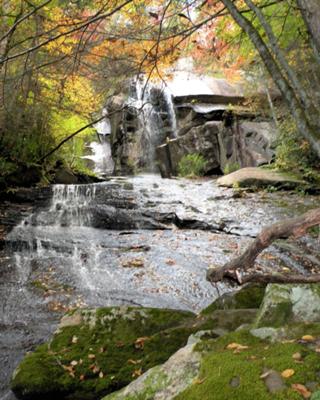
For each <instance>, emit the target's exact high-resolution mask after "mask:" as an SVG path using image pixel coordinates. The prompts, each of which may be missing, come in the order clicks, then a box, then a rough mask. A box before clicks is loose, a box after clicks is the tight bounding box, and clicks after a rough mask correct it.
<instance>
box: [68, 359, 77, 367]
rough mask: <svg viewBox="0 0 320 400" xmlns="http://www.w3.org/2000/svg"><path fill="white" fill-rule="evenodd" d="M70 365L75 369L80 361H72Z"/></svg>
mask: <svg viewBox="0 0 320 400" xmlns="http://www.w3.org/2000/svg"><path fill="white" fill-rule="evenodd" d="M70 365H72V366H73V367H75V366H76V365H78V361H76V360H72V361H71V363H70Z"/></svg>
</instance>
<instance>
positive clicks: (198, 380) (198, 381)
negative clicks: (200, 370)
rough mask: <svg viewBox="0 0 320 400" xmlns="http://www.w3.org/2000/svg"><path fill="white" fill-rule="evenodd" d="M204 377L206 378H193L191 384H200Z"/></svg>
mask: <svg viewBox="0 0 320 400" xmlns="http://www.w3.org/2000/svg"><path fill="white" fill-rule="evenodd" d="M206 379H207V378H202V379H199V378H197V379H195V380H194V381H193V384H194V385H201V384H202V383H203V382H204V381H205V380H206Z"/></svg>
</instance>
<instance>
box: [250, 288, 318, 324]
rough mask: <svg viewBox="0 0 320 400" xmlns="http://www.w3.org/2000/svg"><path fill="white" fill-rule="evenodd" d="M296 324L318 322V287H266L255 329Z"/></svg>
mask: <svg viewBox="0 0 320 400" xmlns="http://www.w3.org/2000/svg"><path fill="white" fill-rule="evenodd" d="M297 322H307V323H311V322H320V285H319V284H304V285H293V284H291V285H278V284H271V285H268V286H267V289H266V293H265V297H264V299H263V302H262V305H261V308H260V310H259V313H258V315H257V320H256V322H255V327H256V328H258V327H267V326H269V327H270V326H271V327H274V328H278V327H281V326H283V325H286V324H289V323H297Z"/></svg>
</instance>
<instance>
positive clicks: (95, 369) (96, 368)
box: [92, 365, 100, 374]
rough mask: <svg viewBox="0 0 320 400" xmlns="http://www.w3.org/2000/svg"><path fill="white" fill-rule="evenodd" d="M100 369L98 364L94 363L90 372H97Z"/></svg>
mask: <svg viewBox="0 0 320 400" xmlns="http://www.w3.org/2000/svg"><path fill="white" fill-rule="evenodd" d="M99 371H100V367H99V366H98V365H95V366H94V368H93V369H92V372H93V373H94V374H97V373H98V372H99Z"/></svg>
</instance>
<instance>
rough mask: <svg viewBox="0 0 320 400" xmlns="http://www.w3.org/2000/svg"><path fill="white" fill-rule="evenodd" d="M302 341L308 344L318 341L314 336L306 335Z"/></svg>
mask: <svg viewBox="0 0 320 400" xmlns="http://www.w3.org/2000/svg"><path fill="white" fill-rule="evenodd" d="M301 339H302V340H304V341H306V342H314V341H315V340H316V338H315V337H314V336H312V335H304V336H302V338H301Z"/></svg>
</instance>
